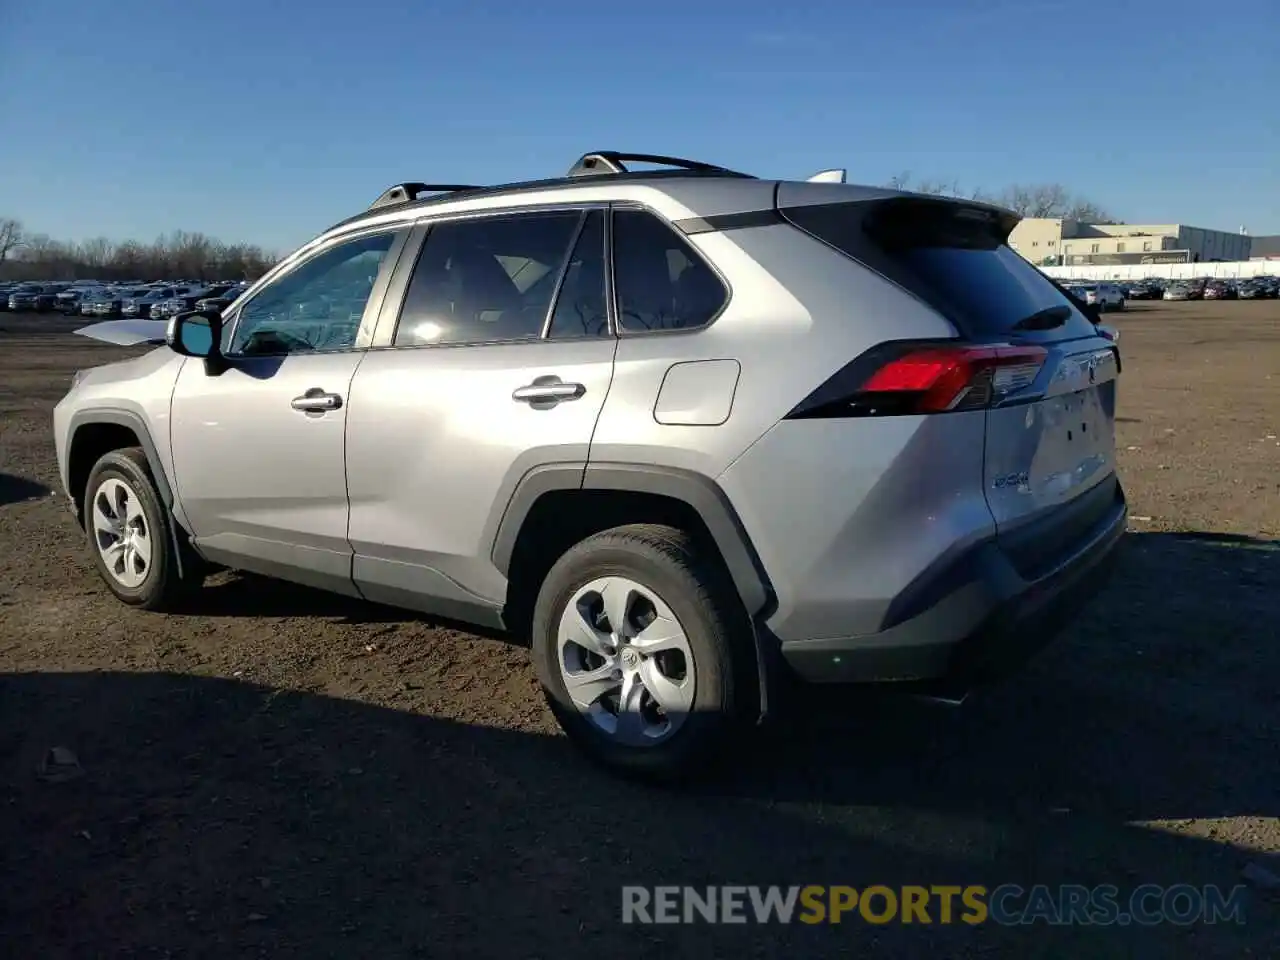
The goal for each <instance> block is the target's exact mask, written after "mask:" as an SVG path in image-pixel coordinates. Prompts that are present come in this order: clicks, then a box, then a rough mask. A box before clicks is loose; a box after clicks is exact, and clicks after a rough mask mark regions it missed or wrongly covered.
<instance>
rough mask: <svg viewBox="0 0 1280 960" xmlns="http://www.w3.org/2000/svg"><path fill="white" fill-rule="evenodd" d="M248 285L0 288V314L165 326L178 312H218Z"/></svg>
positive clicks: (233, 282) (36, 285) (190, 282)
mask: <svg viewBox="0 0 1280 960" xmlns="http://www.w3.org/2000/svg"><path fill="white" fill-rule="evenodd" d="M247 286H248V284H247V283H245V282H243V281H236V280H224V281H218V282H213V283H211V282H209V281H207V280H186V281H176V282H170V283H163V282H160V283H143V282H141V281H139V282H136V283H112V284H106V283H99V282H96V281H77V282H66V281H62V282H55V283H23V282H17V283H8V284H0V309H5V310H11V311H14V312H15V313H16V312H19V311H24V312H32V313H53V312H57V313H61V314H63V315H64V316H85V317H100V318H103V319H109V318H113V317H136V318H139V319H150V320H165V319H168V318H169V317H171V316H173V315H174V314H175V313H181V312H182V311H184V310H205V309H213V310H222V309H224V308H225V307H227V306H228V305H229V304H230V303H231V302H232V301H233V300H235V299H236V297H238V296H239V295H240V294H241V293H243V292H244V290H245V289H246V288H247Z"/></svg>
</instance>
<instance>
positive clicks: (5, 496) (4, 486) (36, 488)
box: [0, 473, 50, 507]
mask: <svg viewBox="0 0 1280 960" xmlns="http://www.w3.org/2000/svg"><path fill="white" fill-rule="evenodd" d="M49 493H50V490H49V488H48V487H46V486H45V485H44V484H42V483H36V482H35V481H34V480H28V479H27V478H26V477H18V476H14V475H13V474H12V473H0V507H3V506H7V505H8V504H11V503H22V502H23V501H26V500H39V499H40V498H41V497H47V496H48V495H49Z"/></svg>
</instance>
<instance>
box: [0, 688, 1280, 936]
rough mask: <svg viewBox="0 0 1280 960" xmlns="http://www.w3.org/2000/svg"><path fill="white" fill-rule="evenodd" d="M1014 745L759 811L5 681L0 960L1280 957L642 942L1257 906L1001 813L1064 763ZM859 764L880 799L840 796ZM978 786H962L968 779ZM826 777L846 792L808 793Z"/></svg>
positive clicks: (1190, 873)
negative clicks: (774, 906) (630, 908)
mask: <svg viewBox="0 0 1280 960" xmlns="http://www.w3.org/2000/svg"><path fill="white" fill-rule="evenodd" d="M1050 706H1051V707H1052V708H1058V707H1060V706H1061V704H1060V703H1055V704H1051V705H1050ZM1095 706H1096V701H1090V702H1086V703H1084V704H1082V705H1081V706H1080V708H1079V709H1077V710H1076V711H1075V714H1076V716H1077V717H1078V718H1080V719H1082V720H1083V721H1084V724H1085V725H1084V729H1082V730H1081V731H1080V733H1081V737H1080V738H1079V739H1082V740H1083V739H1091V738H1098V739H1105V738H1106V736H1107V734H1106V732H1105V731H1097V730H1095V729H1093V728H1092V727H1091V726H1090V725H1089V724H1088V720H1087V719H1086V716H1087V713H1088V711H1089V710H1091V709H1093V708H1094V707H1095ZM1012 719H1013V720H1014V724H1013V725H1011V726H1010V727H1009V728H1008V729H1007V730H1006V736H1007V739H1008V740H1009V741H1011V742H1009V743H1008V745H1007V746H1006V745H1004V744H1001V743H1000V742H992V741H990V740H987V741H986V742H976V741H973V740H966V739H961V740H959V741H953V742H952V744H951V749H953V750H958V751H960V752H959V753H957V754H955V755H954V756H952V757H947V756H946V755H945V754H943V755H938V754H936V753H934V754H933V755H926V754H924V753H923V752H921V751H919V750H912V749H909V748H906V747H905V746H904V744H905V743H906V742H907V738H905V737H904V736H903V731H901V730H895V729H892V728H884V729H881V730H879V731H877V732H876V735H875V739H876V740H879V741H882V746H881V747H880V748H879V749H878V750H877V751H873V752H872V753H870V754H868V753H865V752H864V753H863V754H862V755H861V756H857V754H856V752H855V753H851V752H850V751H849V750H848V749H847V748H846V745H842V744H839V743H830V744H828V745H827V746H828V749H825V750H817V749H813V748H811V749H809V750H808V751H807V752H808V755H809V757H810V758H811V760H812V761H813V763H820V766H816V767H815V766H813V765H812V764H809V765H797V764H794V763H786V762H785V759H784V758H779V757H777V756H770V757H756V758H753V759H752V760H750V761H748V763H747V765H748V766H749V767H750V768H751V771H750V772H749V773H748V774H747V775H746V777H745V782H754V783H756V784H757V786H758V787H759V788H763V787H764V786H765V785H768V787H769V789H767V790H765V789H756V790H754V791H749V792H748V795H742V794H741V793H735V792H732V791H731V792H729V793H725V792H699V791H679V790H670V789H667V790H659V789H653V788H645V787H641V786H637V785H635V784H631V783H627V782H624V781H621V780H618V779H615V778H613V777H610V776H607V775H605V774H602V773H600V772H599V771H597V770H595V769H594V768H592V767H590V766H588V765H587V764H586V763H585V762H584V761H582V760H581V759H579V757H578V756H577V754H576V753H574V752H573V751H572V750H570V748H569V747H568V746H567V744H566V743H565V742H564V741H563V739H562V738H559V737H552V736H545V735H540V734H537V733H526V732H517V731H511V730H503V729H494V728H491V727H485V726H479V725H470V724H465V723H459V722H457V721H455V720H452V719H448V718H440V717H434V716H430V715H426V714H424V713H409V712H403V711H400V710H396V709H391V708H389V707H387V706H383V705H379V704H373V703H363V702H357V701H352V700H346V699H338V698H333V697H327V696H323V695H317V694H315V693H310V692H303V691H298V690H287V689H278V688H271V687H265V686H258V685H253V684H249V683H242V682H238V681H234V680H228V679H219V678H213V677H203V676H189V675H179V674H161V673H111V672H95V673H18V674H15V673H8V674H0V778H2V779H0V784H2V785H3V789H4V791H5V798H6V805H5V815H4V817H0V849H2V850H3V851H4V853H5V859H6V875H7V876H9V877H11V878H12V879H13V881H14V882H13V883H11V884H10V888H9V890H8V891H7V892H6V897H5V901H4V905H3V909H0V936H2V937H4V938H5V939H6V940H7V941H8V942H14V943H17V942H21V943H23V944H25V946H26V950H25V953H26V954H27V955H29V956H41V957H46V956H48V957H54V956H89V955H100V953H101V951H102V949H103V948H104V947H105V946H109V947H110V948H111V950H112V951H113V952H115V953H119V954H121V955H145V956H150V955H155V956H161V955H166V954H167V955H187V954H191V955H200V956H247V955H288V954H293V955H300V956H321V955H323V956H330V955H339V956H469V957H470V956H474V957H493V958H498V957H507V956H524V957H545V956H551V955H553V954H554V955H556V956H565V957H577V956H581V957H599V956H608V957H620V958H623V957H652V956H658V955H662V956H670V955H676V956H743V957H746V956H751V957H768V956H782V955H796V956H804V957H820V956H841V957H845V956H854V955H856V956H871V957H901V956H926V955H927V956H947V957H965V956H981V957H992V956H1007V957H1019V958H1021V957H1027V956H1033V955H1034V956H1044V957H1048V956H1085V955H1087V956H1089V957H1091V958H1098V957H1101V958H1106V957H1134V956H1151V957H1166V956H1186V955H1190V951H1192V950H1194V951H1195V954H1196V955H1197V956H1202V957H1209V956H1223V957H1226V956H1243V955H1245V954H1246V953H1247V952H1248V951H1249V950H1253V951H1254V954H1253V955H1255V956H1264V955H1268V947H1267V944H1269V943H1273V942H1274V941H1273V940H1270V939H1268V938H1271V937H1274V935H1275V931H1276V910H1275V908H1274V906H1273V905H1269V904H1268V903H1267V902H1265V901H1263V900H1261V899H1260V898H1258V897H1256V896H1254V895H1253V894H1252V893H1250V892H1249V891H1245V892H1244V893H1243V895H1242V896H1243V907H1244V910H1245V914H1244V915H1245V919H1246V921H1247V922H1246V924H1245V925H1244V926H1238V925H1235V924H1219V925H1217V926H1206V925H1195V926H1189V927H1188V926H1177V925H1174V924H1168V923H1166V924H1164V925H1161V926H1158V927H1121V926H1111V927H1108V928H1106V929H1099V928H1093V929H1089V928H1072V927H1052V926H1047V925H1045V924H1036V925H1034V926H1023V927H1018V926H997V925H995V924H991V923H988V924H986V925H984V926H981V927H976V928H975V927H970V926H969V925H967V924H964V923H960V922H958V920H956V919H955V918H953V922H952V923H949V924H944V923H942V922H941V915H940V913H939V912H938V910H939V908H938V907H937V906H936V905H935V907H934V913H933V921H932V923H931V924H929V925H924V926H922V925H920V924H919V923H918V922H917V923H916V924H905V925H904V924H900V923H892V924H888V925H880V924H874V923H869V922H867V921H866V920H864V919H862V918H860V917H859V916H858V915H857V914H856V913H855V914H854V915H852V916H849V917H846V918H845V922H844V923H842V924H840V925H838V926H826V927H815V928H809V927H807V926H805V925H804V924H800V923H794V924H792V925H789V926H788V925H770V926H757V925H756V924H754V923H753V924H746V925H742V926H712V925H708V924H705V923H696V924H692V925H689V926H680V927H672V926H662V927H637V926H627V925H623V924H621V923H620V922H619V914H620V908H621V902H622V895H621V887H622V886H623V885H624V884H640V885H648V886H654V885H693V886H697V887H699V888H701V887H705V886H706V885H710V884H761V885H768V884H780V885H783V886H790V885H806V884H848V885H851V886H855V887H858V888H865V887H867V886H870V885H873V884H883V885H887V886H889V887H891V888H897V887H900V886H901V885H904V884H913V885H923V886H926V887H928V886H932V885H936V884H959V885H968V884H981V885H983V886H985V887H987V888H988V889H992V888H994V887H996V886H998V885H1001V884H1005V883H1018V884H1021V885H1023V886H1030V885H1031V884H1034V883H1045V884H1058V883H1068V882H1069V883H1080V884H1088V885H1093V884H1099V883H1113V884H1115V885H1116V886H1118V887H1119V888H1120V889H1121V890H1124V891H1126V892H1127V891H1130V890H1132V888H1133V887H1134V886H1136V885H1137V884H1140V883H1164V884H1171V883H1175V882H1180V883H1190V884H1194V885H1197V886H1200V885H1204V884H1218V885H1221V886H1222V887H1223V888H1224V890H1226V891H1227V892H1229V891H1230V890H1231V888H1232V887H1234V886H1235V885H1236V883H1237V881H1238V873H1239V868H1240V862H1241V860H1242V856H1241V855H1240V854H1238V853H1234V852H1231V851H1229V850H1225V849H1224V848H1223V847H1222V846H1221V845H1220V844H1217V843H1211V842H1208V841H1206V840H1204V839H1199V838H1195V837H1191V836H1185V835H1175V834H1172V833H1169V832H1165V831H1162V830H1159V829H1149V828H1147V827H1144V826H1140V825H1133V824H1130V823H1127V822H1125V821H1124V820H1123V819H1122V817H1121V815H1120V813H1119V812H1118V811H1117V812H1112V813H1109V812H1107V811H1103V810H1086V811H1080V810H1057V809H1040V810H1031V809H1024V810H1019V809H1016V808H1014V807H1011V806H1010V805H1009V804H1007V803H994V804H992V803H989V800H990V799H991V798H992V797H993V796H995V795H996V791H993V790H991V789H990V788H989V785H988V784H987V783H986V779H987V778H989V777H991V776H992V775H993V772H995V771H996V770H997V768H999V767H1034V768H1038V769H1040V770H1041V771H1042V775H1044V771H1050V772H1051V771H1052V770H1053V769H1054V768H1056V767H1060V766H1063V765H1064V764H1069V763H1070V762H1071V761H1070V760H1069V759H1067V758H1066V757H1064V756H1063V755H1062V754H1060V753H1048V754H1046V755H1033V754H1028V753H1026V752H1025V750H1026V749H1027V748H1030V747H1039V746H1043V745H1044V739H1045V738H1044V737H1043V735H1042V734H1040V733H1039V732H1037V728H1039V727H1041V726H1043V725H1044V724H1045V723H1046V722H1047V721H1046V720H1045V719H1044V717H1043V715H1042V716H1040V717H1039V718H1037V719H1034V720H1032V730H1031V731H1029V732H1028V731H1027V730H1026V729H1025V725H1026V724H1027V722H1028V721H1027V718H1025V717H1019V718H1012ZM1098 719H1103V718H1098ZM1017 724H1022V725H1023V727H1022V728H1019V726H1017ZM1020 730H1021V732H1019V731H1020ZM894 743H897V744H898V746H897V747H896V748H895V747H893V744H894ZM54 747H59V748H62V749H60V750H58V751H56V752H54V751H53V749H52V748H54ZM877 754H878V755H879V756H880V758H881V759H880V761H879V763H878V764H877V763H876V762H874V757H875V756H876V755H877ZM996 756H1001V757H1002V759H1001V760H1000V761H999V762H998V763H997V762H996V761H995V760H994V759H989V758H993V757H996ZM46 758H52V759H53V760H55V761H58V763H57V764H56V765H52V766H50V765H49V764H48V763H47V762H46ZM1111 759H1112V761H1113V763H1112V765H1111V767H1110V768H1109V769H1108V771H1107V772H1106V773H1105V774H1103V778H1104V779H1107V778H1112V777H1117V778H1121V779H1128V778H1130V777H1131V776H1132V774H1131V773H1130V772H1128V771H1129V767H1130V764H1129V759H1130V758H1129V757H1127V756H1126V755H1125V754H1123V753H1122V752H1120V751H1116V752H1115V753H1114V754H1113V755H1112V757H1111ZM780 760H782V765H781V766H780V767H778V768H777V769H774V770H765V769H764V767H765V766H766V765H776V764H778V763H779V761H780ZM855 760H856V762H857V763H858V765H859V766H861V767H864V768H867V767H868V766H869V775H868V778H867V779H865V780H864V779H863V777H862V776H861V775H860V774H859V773H857V772H856V771H854V770H851V769H850V770H846V769H845V768H846V767H847V766H848V765H849V764H850V763H851V762H853V761H855ZM869 761H871V762H870V763H869ZM890 765H892V766H893V767H894V768H896V769H897V771H898V772H897V773H896V774H894V775H893V776H892V777H891V778H890V777H889V774H888V773H887V772H886V769H885V768H887V767H888V766H890ZM961 765H963V766H967V767H968V768H969V770H970V774H969V776H967V777H965V778H956V777H952V776H948V775H947V769H948V767H959V766H961ZM833 770H834V771H836V773H835V774H834V775H835V776H836V777H837V778H838V779H839V780H840V781H841V782H843V783H844V784H845V787H846V789H845V790H842V791H839V793H837V794H832V793H831V792H830V791H828V790H825V789H815V788H814V784H815V783H816V782H821V779H822V778H823V777H824V776H826V775H828V773H827V772H828V771H833ZM940 771H941V775H939V773H940ZM51 773H52V775H51ZM860 783H861V784H863V785H862V786H857V785H858V784H860ZM876 787H879V789H876ZM890 787H892V789H888V788H890ZM1036 796H1037V797H1039V798H1042V799H1043V798H1044V795H1043V792H1042V791H1040V792H1037V793H1036ZM818 797H821V798H822V802H821V803H814V802H813V800H814V799H815V798H818ZM1165 799H1167V798H1161V797H1160V795H1159V794H1154V795H1152V797H1151V799H1150V800H1149V801H1148V803H1147V805H1146V807H1147V809H1148V811H1150V812H1155V811H1158V810H1165V809H1168V805H1167V803H1166V802H1164V800H1165ZM1211 809H1216V810H1218V811H1219V812H1223V813H1226V812H1228V811H1232V810H1234V809H1236V805H1235V804H1229V803H1228V804H1223V805H1219V806H1216V807H1214V808H1211ZM958 914H959V908H958V907H957V912H956V917H958ZM19 938H20V939H19Z"/></svg>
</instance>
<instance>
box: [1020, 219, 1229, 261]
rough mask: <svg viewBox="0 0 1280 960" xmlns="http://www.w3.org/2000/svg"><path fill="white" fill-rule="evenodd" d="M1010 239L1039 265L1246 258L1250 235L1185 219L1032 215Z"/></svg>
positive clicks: (1021, 252)
mask: <svg viewBox="0 0 1280 960" xmlns="http://www.w3.org/2000/svg"><path fill="white" fill-rule="evenodd" d="M1009 245H1010V246H1011V247H1013V248H1014V249H1015V250H1017V251H1018V253H1020V254H1022V255H1023V256H1024V257H1026V258H1027V259H1028V260H1030V261H1031V262H1032V263H1035V264H1039V265H1041V266H1087V265H1090V264H1122V263H1202V262H1207V261H1211V260H1248V259H1249V247H1250V238H1249V236H1248V234H1245V233H1244V232H1240V233H1229V232H1227V231H1225V230H1206V229H1204V228H1202V227H1189V226H1187V225H1186V224H1181V223H1158V224H1139V223H1083V222H1081V221H1078V220H1066V219H1059V218H1051V217H1028V218H1027V219H1025V220H1023V221H1022V222H1020V223H1019V224H1018V225H1017V226H1016V227H1014V230H1013V233H1012V234H1011V235H1010V237H1009Z"/></svg>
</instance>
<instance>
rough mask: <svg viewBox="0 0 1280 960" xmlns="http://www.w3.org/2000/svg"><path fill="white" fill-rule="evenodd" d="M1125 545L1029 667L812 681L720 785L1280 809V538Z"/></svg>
mask: <svg viewBox="0 0 1280 960" xmlns="http://www.w3.org/2000/svg"><path fill="white" fill-rule="evenodd" d="M1121 549H1122V554H1121V556H1120V558H1119V563H1118V564H1117V569H1116V573H1115V575H1114V578H1113V580H1112V582H1111V583H1110V584H1109V586H1108V587H1107V589H1106V590H1105V591H1104V592H1103V593H1102V594H1101V595H1100V596H1098V597H1097V598H1096V599H1095V600H1094V601H1093V602H1092V603H1091V604H1090V605H1089V606H1088V607H1087V608H1086V609H1085V610H1084V611H1083V612H1082V615H1081V617H1080V618H1079V620H1078V621H1077V623H1075V624H1074V625H1073V626H1072V627H1071V628H1070V629H1069V630H1068V631H1067V632H1065V633H1064V634H1063V635H1062V636H1060V637H1058V638H1056V639H1055V641H1054V642H1053V643H1052V644H1050V645H1049V646H1048V648H1047V649H1046V650H1045V651H1044V652H1043V653H1041V654H1040V655H1039V656H1038V657H1037V658H1036V659H1034V660H1033V661H1032V662H1031V663H1030V664H1029V666H1028V668H1027V669H1026V670H1025V671H1024V672H1023V673H1021V674H1018V675H1016V676H1014V677H1013V678H1011V679H1009V680H1007V681H1005V682H1003V683H1001V684H999V685H997V686H994V687H991V688H988V689H984V690H979V691H976V692H975V693H974V695H973V696H972V697H971V698H970V699H969V700H968V701H967V702H965V703H964V704H963V705H962V706H961V707H958V708H947V707H942V706H939V705H935V704H929V703H926V702H920V701H917V700H910V699H908V698H902V697H894V696H892V695H891V693H889V692H886V691H879V692H872V691H865V696H863V695H859V694H861V693H864V691H861V690H858V691H857V692H855V690H854V689H851V688H839V689H830V688H828V689H815V688H808V689H807V691H806V693H807V696H806V700H805V709H804V710H803V711H796V712H793V713H792V714H789V715H788V716H787V717H786V718H785V720H784V721H783V722H782V723H780V724H779V725H778V727H777V729H775V730H773V731H771V733H770V736H769V737H768V738H767V742H768V747H767V750H766V755H765V756H762V757H761V759H760V761H759V763H757V764H753V765H752V768H751V770H750V771H744V772H743V773H742V774H741V775H740V776H739V777H738V779H737V781H736V782H735V783H734V784H733V785H730V786H725V785H721V786H720V787H719V788H718V789H721V790H727V791H728V792H730V793H733V794H735V795H748V796H755V797H761V798H765V797H767V798H769V800H770V801H771V802H776V801H779V800H787V799H792V800H804V801H814V800H823V801H827V802H840V803H858V804H872V805H875V804H889V805H893V806H900V805H902V804H904V803H905V804H906V805H908V806H912V807H922V806H927V805H929V804H930V803H932V802H936V801H935V800H934V799H933V798H936V797H937V796H938V795H945V796H947V797H948V798H950V799H949V805H950V807H951V809H953V810H956V809H960V808H963V809H964V810H965V812H966V813H967V814H968V815H970V816H973V817H991V816H995V817H1004V818H1021V817H1024V816H1025V817H1032V818H1033V819H1034V818H1036V817H1041V816H1044V815H1046V814H1047V812H1049V811H1054V810H1060V811H1064V812H1068V811H1069V812H1070V814H1071V815H1072V816H1074V817H1084V818H1096V819H1099V820H1105V821H1110V822H1130V821H1165V822H1170V823H1176V822H1177V821H1179V820H1185V819H1188V818H1197V819H1201V818H1214V817H1225V816H1244V817H1263V818H1275V817H1277V816H1280V793H1277V791H1276V781H1275V773H1276V769H1277V766H1276V761H1275V757H1274V744H1275V742H1276V738H1277V734H1278V733H1280V711H1278V710H1277V707H1280V694H1278V693H1277V685H1276V678H1277V677H1280V644H1277V643H1276V642H1275V640H1276V636H1277V634H1276V624H1280V541H1277V540H1269V539H1262V538H1256V537H1248V536H1242V535H1237V534H1223V533H1211V532H1193V533H1145V534H1144V533H1130V534H1129V535H1128V536H1127V537H1126V538H1125V540H1124V541H1123V542H1122V547H1121ZM1268 754H1272V756H1270V758H1268V756H1267V755H1268ZM1277 841H1280V837H1273V838H1272V840H1271V842H1272V843H1273V844H1274V843H1276V842H1277Z"/></svg>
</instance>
